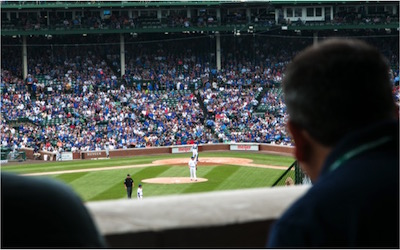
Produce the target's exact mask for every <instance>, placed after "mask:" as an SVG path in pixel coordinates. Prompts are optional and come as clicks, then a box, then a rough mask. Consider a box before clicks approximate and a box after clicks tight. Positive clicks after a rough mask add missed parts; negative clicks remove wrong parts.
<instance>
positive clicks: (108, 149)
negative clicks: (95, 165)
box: [105, 142, 110, 158]
mask: <svg viewBox="0 0 400 250" xmlns="http://www.w3.org/2000/svg"><path fill="white" fill-rule="evenodd" d="M105 149H106V155H107V158H110V143H109V142H106V145H105Z"/></svg>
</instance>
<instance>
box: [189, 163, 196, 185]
mask: <svg viewBox="0 0 400 250" xmlns="http://www.w3.org/2000/svg"><path fill="white" fill-rule="evenodd" d="M188 165H189V169H190V180H191V181H192V180H193V179H194V180H195V181H197V176H196V168H197V162H196V160H195V159H190V161H189V163H188Z"/></svg>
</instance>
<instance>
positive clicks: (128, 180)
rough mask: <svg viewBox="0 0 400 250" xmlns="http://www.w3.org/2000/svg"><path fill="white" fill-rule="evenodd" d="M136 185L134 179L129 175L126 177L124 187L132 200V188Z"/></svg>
mask: <svg viewBox="0 0 400 250" xmlns="http://www.w3.org/2000/svg"><path fill="white" fill-rule="evenodd" d="M134 185H135V183H134V181H133V179H132V178H131V176H130V175H129V174H128V175H127V176H126V179H125V181H124V186H125V189H126V192H127V194H128V199H130V198H131V197H132V188H133V186H134Z"/></svg>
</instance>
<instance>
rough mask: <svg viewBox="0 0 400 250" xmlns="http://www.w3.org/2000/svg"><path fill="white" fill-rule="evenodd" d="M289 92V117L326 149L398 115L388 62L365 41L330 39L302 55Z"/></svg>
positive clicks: (288, 74) (287, 83)
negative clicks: (363, 129)
mask: <svg viewBox="0 0 400 250" xmlns="http://www.w3.org/2000/svg"><path fill="white" fill-rule="evenodd" d="M283 92H284V98H285V103H286V106H287V109H288V113H289V117H290V118H289V119H290V120H291V121H292V122H293V123H295V124H297V125H299V126H302V127H303V128H304V129H306V130H307V131H308V132H309V134H310V135H311V136H312V137H313V138H314V139H315V140H317V141H318V142H319V143H321V144H323V145H326V146H333V145H335V144H336V143H337V142H338V140H340V139H341V138H342V137H343V136H344V135H345V134H347V133H349V132H351V131H353V130H356V129H359V128H362V127H364V126H367V125H369V124H371V123H374V122H377V121H382V120H387V119H390V118H392V117H393V116H394V113H395V103H394V99H393V96H392V87H391V82H390V79H389V65H388V63H387V60H386V59H385V58H384V57H383V55H382V54H381V53H380V52H379V51H378V50H377V49H376V48H374V47H372V46H370V45H368V44H367V43H365V42H363V41H359V40H351V39H349V40H345V39H329V40H326V41H323V42H321V43H319V44H318V45H316V46H312V47H309V48H307V49H306V50H304V51H303V52H301V53H300V54H299V55H297V56H296V57H295V58H294V59H293V61H292V62H291V63H290V64H289V65H288V67H287V69H286V71H285V76H284V79H283Z"/></svg>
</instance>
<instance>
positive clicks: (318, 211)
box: [267, 122, 399, 248]
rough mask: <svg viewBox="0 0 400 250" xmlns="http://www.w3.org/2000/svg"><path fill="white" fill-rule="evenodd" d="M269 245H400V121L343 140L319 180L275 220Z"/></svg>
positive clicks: (354, 134)
mask: <svg viewBox="0 0 400 250" xmlns="http://www.w3.org/2000/svg"><path fill="white" fill-rule="evenodd" d="M335 162H340V163H341V164H335ZM334 165H336V166H338V167H337V168H336V169H332V166H334ZM267 246H268V247H272V248H277V247H284V248H293V247H346V248H347V247H362V248H383V247H394V248H398V247H399V124H398V123H397V122H385V123H381V124H376V125H374V126H371V127H369V128H366V129H363V130H362V131H358V132H356V133H352V134H351V135H348V136H346V138H344V139H343V140H341V141H340V142H339V143H338V145H337V146H336V147H335V148H334V150H333V151H332V152H331V154H330V155H329V156H328V158H327V160H326V162H325V164H324V166H323V168H322V172H321V175H320V177H319V178H318V180H317V181H316V183H314V185H313V186H312V187H311V188H310V190H309V191H308V192H307V193H306V194H305V195H304V196H303V197H301V198H300V199H299V200H298V201H296V202H295V203H294V204H293V205H292V206H291V207H290V208H289V209H288V210H287V211H286V212H285V213H284V214H283V216H282V217H281V219H280V220H278V221H277V223H276V224H275V225H274V227H273V229H272V230H271V232H270V235H269V241H268V244H267Z"/></svg>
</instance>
